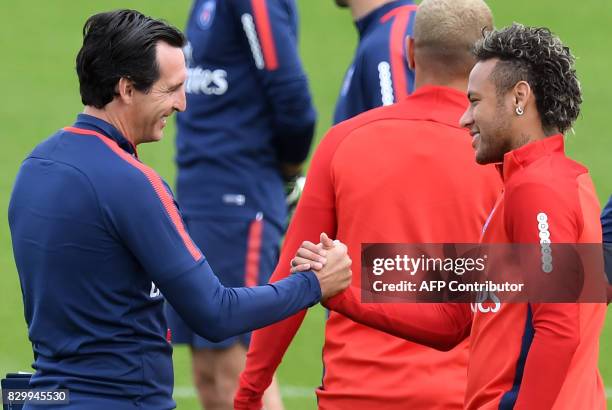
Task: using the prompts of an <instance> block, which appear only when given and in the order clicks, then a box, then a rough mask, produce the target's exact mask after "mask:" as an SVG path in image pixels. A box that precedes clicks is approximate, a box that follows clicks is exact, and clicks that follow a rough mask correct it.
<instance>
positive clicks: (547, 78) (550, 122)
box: [474, 23, 582, 133]
mask: <svg viewBox="0 0 612 410" xmlns="http://www.w3.org/2000/svg"><path fill="white" fill-rule="evenodd" d="M474 54H475V55H476V59H477V60H478V61H485V60H489V59H492V58H498V59H499V60H500V61H499V62H498V63H497V65H496V66H495V69H494V70H493V73H492V79H493V81H494V83H495V86H496V89H497V93H498V95H503V94H504V93H506V92H507V91H509V90H510V89H511V88H512V87H514V85H516V83H517V82H519V81H526V82H527V83H529V85H530V86H531V88H532V90H533V92H534V94H535V97H536V106H537V108H538V112H539V113H540V117H541V119H542V127H543V128H544V130H546V131H551V132H555V131H557V130H558V131H557V132H562V133H563V132H565V131H567V130H568V129H570V128H571V126H572V124H573V123H574V121H575V120H576V118H578V114H579V113H580V104H581V103H582V93H581V90H580V82H579V81H578V78H577V77H576V70H575V69H574V56H573V55H572V53H571V52H570V49H569V48H568V47H566V46H564V45H563V43H562V42H561V40H560V39H559V37H557V36H555V35H554V34H553V33H551V31H550V30H549V29H547V28H544V27H526V26H523V25H522V24H518V23H514V24H512V25H511V26H509V27H506V28H504V29H500V30H495V31H492V32H489V33H485V34H484V38H483V39H482V40H480V41H479V42H478V43H477V44H476V47H475V49H474Z"/></svg>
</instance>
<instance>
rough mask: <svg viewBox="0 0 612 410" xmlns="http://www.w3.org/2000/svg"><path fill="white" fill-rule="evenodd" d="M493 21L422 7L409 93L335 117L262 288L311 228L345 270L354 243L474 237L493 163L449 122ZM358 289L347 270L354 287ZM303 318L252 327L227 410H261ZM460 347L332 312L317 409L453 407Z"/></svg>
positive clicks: (436, 4) (475, 6)
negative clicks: (332, 247)
mask: <svg viewBox="0 0 612 410" xmlns="http://www.w3.org/2000/svg"><path fill="white" fill-rule="evenodd" d="M441 26H444V27H445V29H444V30H442V29H440V27H441ZM492 26H493V22H492V16H491V12H490V10H489V8H488V7H487V5H486V4H485V3H484V2H483V1H476V0H454V1H443V0H425V1H423V2H422V3H421V5H420V6H419V11H418V12H417V14H416V21H415V27H414V36H413V38H410V39H408V41H407V42H406V44H407V46H408V50H407V54H408V57H409V64H410V66H411V67H413V68H414V70H415V73H416V77H415V86H416V90H415V92H414V93H413V94H412V95H410V96H407V97H406V98H404V99H402V100H400V101H399V102H398V103H396V104H394V105H390V106H385V107H381V108H377V109H374V110H371V111H368V112H366V113H364V114H361V115H358V116H356V117H354V118H352V119H350V120H348V121H344V122H342V123H340V124H338V125H336V126H334V127H333V128H332V129H331V130H330V131H329V132H328V133H327V135H326V136H325V137H324V138H323V140H322V142H321V144H320V145H319V147H318V148H317V151H316V153H315V155H314V157H313V160H312V163H311V166H310V169H309V172H308V176H307V181H308V182H307V183H306V187H305V190H304V194H303V196H302V199H301V200H300V203H299V205H298V207H297V210H296V214H295V216H294V218H293V221H292V223H291V225H290V227H289V230H288V232H287V236H286V239H285V244H284V246H283V250H282V253H281V257H280V260H279V265H278V266H277V268H276V271H275V272H274V274H273V276H272V281H275V280H280V279H281V278H283V277H285V276H286V272H283V270H284V268H286V266H287V265H289V264H290V262H291V258H292V257H293V255H295V251H296V250H298V248H300V246H301V245H302V241H303V240H304V238H306V239H307V240H309V241H311V242H314V243H317V242H319V235H320V233H321V232H326V233H328V234H329V236H330V237H335V238H337V239H339V240H340V241H342V242H343V243H345V244H346V245H347V246H348V248H349V250H350V256H351V258H352V260H353V264H354V265H353V271H354V272H361V255H360V250H361V245H362V244H364V243H384V242H387V243H448V242H451V243H452V242H464V243H473V242H477V241H478V238H479V235H480V232H481V230H482V226H483V224H484V222H485V219H486V217H487V215H488V213H489V211H490V210H491V209H492V208H493V205H494V202H495V199H496V198H497V196H498V194H499V192H500V190H501V184H500V181H499V177H498V176H497V175H496V173H495V170H494V168H493V167H482V166H478V165H476V163H475V162H474V153H473V150H472V148H471V144H470V142H471V138H470V135H469V133H468V132H467V131H466V130H465V129H461V128H460V127H459V126H458V124H459V118H460V117H461V114H462V113H463V112H464V111H465V110H466V108H467V106H468V100H467V98H466V90H467V82H468V74H469V72H470V70H471V68H472V67H473V65H474V64H475V59H474V57H473V56H472V55H471V48H472V47H473V45H474V44H475V43H476V41H477V40H479V39H480V38H481V37H482V35H481V32H482V31H483V30H490V29H491V28H492ZM432 31H435V32H436V33H432ZM445 33H448V34H445ZM302 256H304V255H302ZM296 263H297V264H298V265H299V259H298V260H297V262H296ZM321 263H323V261H321V260H319V261H314V262H313V267H314V268H317V267H320V264H321ZM294 265H295V264H294ZM317 265H319V266H317ZM298 268H299V266H298V267H294V269H298ZM360 286H361V277H360V275H354V276H353V282H352V287H353V289H357V292H358V289H359V288H360ZM339 301H340V302H341V299H340V300H339ZM305 313H306V311H302V312H300V313H299V314H297V315H294V316H292V317H291V318H288V319H286V320H284V321H283V322H281V323H278V324H277V325H273V326H269V327H266V328H264V329H260V330H258V331H256V332H254V334H253V340H252V343H251V346H250V349H249V353H248V355H247V365H246V369H245V371H244V372H243V373H242V375H241V380H240V388H239V391H238V393H237V396H236V399H235V408H237V409H260V408H261V405H260V400H261V395H262V393H263V392H264V391H265V389H266V387H267V386H268V385H269V383H270V380H271V377H272V374H273V372H274V370H275V369H276V368H277V366H278V365H279V363H280V361H281V359H282V357H283V354H284V352H285V351H286V349H287V347H288V346H289V344H290V343H291V340H292V338H293V337H294V335H295V333H296V332H297V330H298V328H299V326H300V324H301V322H302V320H303V318H304V315H305ZM390 320H393V319H392V318H390ZM467 343H468V342H467V341H464V342H462V343H460V344H459V345H458V346H456V347H455V348H453V349H451V350H450V351H448V352H441V351H438V350H435V349H433V348H430V347H425V346H422V345H420V344H417V343H412V342H407V341H405V340H402V339H400V338H397V337H394V336H391V335H388V334H385V333H383V332H380V331H377V330H374V329H372V328H369V327H367V326H363V325H361V324H358V323H356V322H354V321H352V320H350V319H348V318H347V317H345V316H343V315H341V314H339V313H336V312H333V311H332V312H330V315H329V318H328V319H327V321H326V329H325V345H324V347H323V355H322V357H323V362H324V375H323V380H322V385H321V386H320V387H319V388H318V389H317V390H316V394H317V398H318V407H319V409H322V410H336V409H350V410H371V409H383V408H384V409H386V410H405V409H428V410H430V409H434V410H436V409H440V410H442V409H444V410H449V409H462V408H463V398H464V394H465V388H466V374H467V356H468V349H467Z"/></svg>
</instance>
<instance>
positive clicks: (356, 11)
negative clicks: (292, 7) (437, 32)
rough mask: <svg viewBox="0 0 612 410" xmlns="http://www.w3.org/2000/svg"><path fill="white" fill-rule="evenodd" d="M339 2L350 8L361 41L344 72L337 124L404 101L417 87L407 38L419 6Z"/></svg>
mask: <svg viewBox="0 0 612 410" xmlns="http://www.w3.org/2000/svg"><path fill="white" fill-rule="evenodd" d="M336 4H337V5H338V6H339V7H348V8H350V10H351V14H352V16H353V20H354V22H355V26H356V28H357V31H358V33H359V44H358V45H357V50H355V56H354V57H353V61H352V62H351V65H350V67H349V68H348V70H347V71H346V74H345V75H344V81H343V83H342V88H341V90H340V95H339V96H338V101H337V102H336V109H335V112H334V124H337V123H339V122H341V121H344V120H347V119H349V118H351V117H354V116H355V115H357V114H361V113H362V112H364V111H367V110H371V109H372V108H376V107H380V106H382V105H390V104H393V103H394V102H397V101H401V100H402V99H404V98H405V97H406V96H407V95H408V94H409V93H411V92H412V91H413V90H414V71H412V70H411V69H410V67H408V60H407V58H406V57H407V56H406V46H405V44H406V43H405V40H406V36H411V35H412V29H413V26H414V16H415V13H416V9H417V6H416V5H415V4H414V2H413V1H411V0H336Z"/></svg>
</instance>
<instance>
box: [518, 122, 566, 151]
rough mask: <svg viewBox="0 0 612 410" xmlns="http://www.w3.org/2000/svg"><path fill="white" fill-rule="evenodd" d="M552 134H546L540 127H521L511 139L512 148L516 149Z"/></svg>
mask: <svg viewBox="0 0 612 410" xmlns="http://www.w3.org/2000/svg"><path fill="white" fill-rule="evenodd" d="M554 134H556V133H554ZM554 134H547V133H546V132H544V130H543V129H542V128H541V127H524V128H523V129H520V130H517V132H516V135H517V136H516V137H515V138H514V139H513V143H512V149H513V150H515V149H518V148H520V147H522V146H523V145H527V144H529V143H532V142H535V141H539V140H542V139H544V138H546V137H550V136H551V135H554Z"/></svg>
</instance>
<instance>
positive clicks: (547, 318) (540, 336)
mask: <svg viewBox="0 0 612 410" xmlns="http://www.w3.org/2000/svg"><path fill="white" fill-rule="evenodd" d="M579 206H580V205H579V203H578V202H577V199H576V203H573V202H572V200H571V199H568V198H566V197H563V196H562V195H560V193H559V191H557V190H555V189H552V188H551V187H550V186H547V185H544V184H537V183H527V184H522V185H520V186H518V187H517V188H515V189H513V190H508V192H507V194H506V204H505V212H506V213H505V215H504V218H505V221H504V222H505V226H506V230H507V232H508V234H509V236H510V240H511V242H513V243H541V240H542V239H543V238H544V239H546V238H548V239H550V241H551V243H553V244H555V243H576V242H577V241H578V238H579V237H580V232H581V231H582V223H583V222H582V217H581V215H582V214H581V212H580V208H579ZM553 264H554V260H553ZM531 308H532V314H533V316H532V323H533V327H534V330H535V334H534V338H533V341H532V343H531V346H530V349H529V353H528V355H527V361H526V363H525V370H524V373H523V379H522V382H521V388H520V391H519V395H518V398H517V402H516V406H515V407H514V408H515V409H516V410H521V409H548V408H552V406H553V404H554V403H555V400H556V399H557V396H558V394H559V391H560V390H561V386H562V385H563V382H564V381H565V378H566V375H567V372H568V369H569V366H570V363H571V361H572V358H573V356H574V353H575V351H576V349H577V347H578V344H579V343H580V315H579V312H580V305H579V304H577V303H539V304H538V303H533V304H531Z"/></svg>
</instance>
